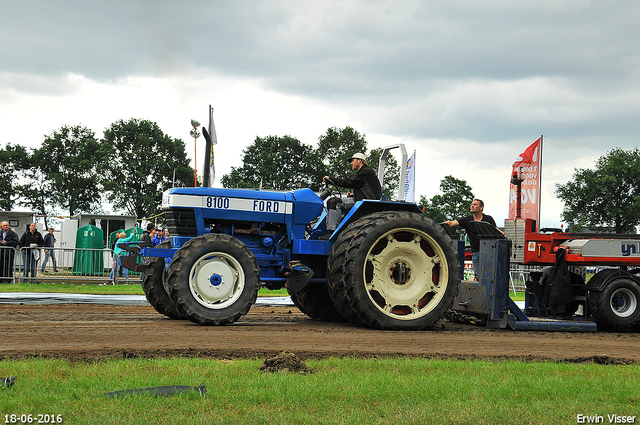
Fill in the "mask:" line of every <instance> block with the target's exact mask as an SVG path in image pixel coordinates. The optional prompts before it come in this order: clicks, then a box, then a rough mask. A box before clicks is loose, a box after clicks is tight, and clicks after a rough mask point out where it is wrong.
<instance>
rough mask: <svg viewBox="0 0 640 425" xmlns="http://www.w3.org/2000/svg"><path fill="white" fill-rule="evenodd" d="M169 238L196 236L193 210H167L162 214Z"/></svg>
mask: <svg viewBox="0 0 640 425" xmlns="http://www.w3.org/2000/svg"><path fill="white" fill-rule="evenodd" d="M164 218H165V220H166V221H167V227H168V228H169V233H171V236H198V229H197V228H196V214H195V212H194V211H193V210H168V211H165V213H164Z"/></svg>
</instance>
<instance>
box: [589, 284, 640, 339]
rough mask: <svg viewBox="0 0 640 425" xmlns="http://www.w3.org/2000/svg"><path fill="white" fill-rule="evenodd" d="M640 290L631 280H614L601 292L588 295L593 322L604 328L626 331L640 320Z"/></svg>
mask: <svg viewBox="0 0 640 425" xmlns="http://www.w3.org/2000/svg"><path fill="white" fill-rule="evenodd" d="M638 300H640V288H639V287H638V284H637V283H636V282H634V281H633V280H631V279H625V278H621V279H616V280H614V281H613V282H611V283H609V284H608V285H607V286H606V287H605V288H604V291H602V292H590V293H589V310H590V311H591V314H592V316H593V319H594V321H595V322H596V323H597V324H598V325H599V326H603V327H605V328H610V329H628V328H631V327H633V326H634V325H635V324H636V323H638V321H639V320H640V309H639V307H640V305H639V304H638Z"/></svg>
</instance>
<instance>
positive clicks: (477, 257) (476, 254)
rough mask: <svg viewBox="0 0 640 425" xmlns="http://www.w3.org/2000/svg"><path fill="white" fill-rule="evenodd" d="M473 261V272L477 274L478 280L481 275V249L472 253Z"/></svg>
mask: <svg viewBox="0 0 640 425" xmlns="http://www.w3.org/2000/svg"><path fill="white" fill-rule="evenodd" d="M471 262H472V263H473V274H474V275H476V280H478V277H479V276H480V251H476V252H472V253H471Z"/></svg>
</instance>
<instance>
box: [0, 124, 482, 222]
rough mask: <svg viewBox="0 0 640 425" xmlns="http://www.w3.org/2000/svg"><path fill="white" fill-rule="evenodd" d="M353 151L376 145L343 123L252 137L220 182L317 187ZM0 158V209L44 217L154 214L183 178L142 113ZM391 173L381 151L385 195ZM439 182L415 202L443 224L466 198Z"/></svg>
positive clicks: (180, 158) (457, 183)
mask: <svg viewBox="0 0 640 425" xmlns="http://www.w3.org/2000/svg"><path fill="white" fill-rule="evenodd" d="M356 152H362V153H364V154H365V155H366V156H367V158H368V163H369V165H370V166H371V167H372V168H374V170H377V168H378V164H379V160H380V155H381V154H382V149H381V148H376V149H372V150H369V149H368V147H367V140H366V137H365V135H364V134H360V133H359V132H358V131H356V130H355V129H353V128H352V127H349V126H347V127H344V128H337V127H331V128H329V129H327V131H326V132H325V133H324V134H322V135H320V136H319V138H318V143H317V145H316V146H315V147H313V146H310V145H307V144H304V143H302V142H300V140H298V139H296V138H295V137H292V136H289V135H285V136H267V137H256V138H255V140H254V142H253V143H252V144H251V145H249V146H248V147H247V148H245V149H244V150H243V156H242V165H240V166H237V167H231V172H230V173H228V174H226V175H224V176H223V177H222V179H221V184H222V185H223V187H225V188H259V187H260V188H263V189H266V190H292V189H296V188H300V187H308V188H311V189H312V190H314V191H320V190H321V189H322V185H323V183H322V177H323V176H325V175H329V176H341V177H344V176H348V175H352V174H353V171H352V170H351V167H350V165H349V163H348V162H347V159H348V158H349V157H350V156H351V155H353V154H354V153H356ZM0 162H1V163H2V164H4V167H5V168H4V173H2V175H1V177H0V191H2V193H3V196H2V197H1V198H0V209H3V210H6V211H9V210H11V209H12V208H13V207H14V206H23V207H28V208H30V209H32V210H33V211H35V212H36V214H38V215H42V216H44V217H45V218H46V217H50V216H60V215H69V216H74V215H77V214H79V213H90V214H100V213H102V212H104V210H103V205H104V203H105V201H108V202H109V203H110V204H111V205H112V206H113V208H114V209H115V210H116V211H120V212H123V213H124V214H128V215H134V216H136V217H138V218H142V217H149V216H154V215H156V214H158V213H159V212H160V205H161V201H162V192H163V191H164V190H166V189H168V188H171V187H174V186H191V185H192V184H193V168H191V166H190V165H189V162H190V161H189V159H188V158H187V156H186V150H185V144H184V142H183V141H182V140H181V139H175V138H171V137H169V136H168V135H166V134H164V132H163V131H162V130H161V129H160V127H159V126H158V124H156V123H155V122H152V121H148V120H143V119H130V120H128V121H124V120H119V121H116V122H114V123H113V124H111V126H109V127H108V128H107V129H105V131H104V135H103V137H102V138H101V139H98V138H97V137H96V135H95V132H94V131H93V130H91V129H89V128H87V127H86V126H82V125H75V126H69V125H63V126H62V127H60V128H59V129H57V130H55V131H53V132H52V133H51V134H49V135H45V136H44V140H43V142H42V144H41V146H40V147H37V148H27V147H24V146H21V145H18V144H11V143H7V144H6V145H5V146H4V147H2V148H0ZM399 174H400V167H399V165H398V163H397V161H396V160H395V158H394V157H393V156H389V157H387V166H386V171H385V176H384V184H383V195H384V196H386V197H387V198H389V199H391V198H392V197H393V196H394V194H395V193H396V192H397V189H398V182H399ZM440 187H441V190H442V191H443V193H442V194H441V195H436V196H434V197H433V198H431V199H427V198H426V197H424V196H422V197H421V198H420V203H419V204H420V205H421V206H423V207H425V211H426V212H427V214H429V215H430V216H431V217H433V218H434V219H436V220H438V221H444V220H446V219H452V218H456V217H459V216H461V215H463V214H465V213H466V212H467V211H468V205H469V204H470V203H471V200H472V199H473V194H472V192H471V188H470V187H469V186H468V185H467V184H466V182H465V181H464V180H458V179H456V178H454V177H453V176H447V177H445V178H444V179H443V180H442V183H441V185H440ZM45 221H46V219H45Z"/></svg>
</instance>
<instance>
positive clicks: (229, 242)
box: [167, 233, 260, 325]
mask: <svg viewBox="0 0 640 425" xmlns="http://www.w3.org/2000/svg"><path fill="white" fill-rule="evenodd" d="M167 284H168V286H169V294H170V297H171V300H172V301H173V303H174V305H175V306H176V308H177V309H178V311H179V312H180V313H181V314H182V315H184V316H185V317H187V318H188V319H189V320H191V321H192V322H195V323H199V324H201V325H227V324H230V323H233V322H235V321H236V320H238V319H239V318H240V317H242V316H244V315H245V314H247V313H248V312H249V309H250V308H251V305H252V304H253V303H255V301H256V298H257V296H258V289H260V267H259V266H258V262H257V261H256V257H255V255H254V254H253V252H251V250H250V249H249V248H247V246H246V245H245V244H244V243H242V242H241V241H239V240H238V239H236V238H234V237H232V236H229V235H225V234H211V233H210V234H206V235H202V236H198V237H195V238H193V239H191V240H189V241H188V242H187V243H185V244H184V245H183V246H182V248H180V249H179V250H178V252H176V254H175V255H174V257H173V261H172V262H171V267H169V275H168V278H167Z"/></svg>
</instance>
